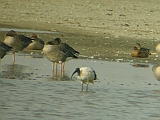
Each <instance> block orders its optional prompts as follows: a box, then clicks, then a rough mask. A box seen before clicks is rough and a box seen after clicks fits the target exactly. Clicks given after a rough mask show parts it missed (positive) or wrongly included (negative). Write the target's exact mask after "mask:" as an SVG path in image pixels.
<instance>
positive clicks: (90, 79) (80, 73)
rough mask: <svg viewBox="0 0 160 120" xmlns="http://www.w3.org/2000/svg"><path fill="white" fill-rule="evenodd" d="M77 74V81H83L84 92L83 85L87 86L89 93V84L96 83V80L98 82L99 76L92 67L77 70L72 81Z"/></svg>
mask: <svg viewBox="0 0 160 120" xmlns="http://www.w3.org/2000/svg"><path fill="white" fill-rule="evenodd" d="M75 73H77V79H78V80H80V81H81V84H82V91H83V84H87V88H86V91H88V84H89V83H94V80H97V74H96V72H95V70H94V69H93V68H92V67H80V68H76V69H75V71H74V72H73V73H72V75H71V79H72V77H73V75H74V74H75Z"/></svg>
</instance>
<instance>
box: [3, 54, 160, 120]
mask: <svg viewBox="0 0 160 120" xmlns="http://www.w3.org/2000/svg"><path fill="white" fill-rule="evenodd" d="M11 63H12V58H11V55H6V56H5V57H4V59H2V61H1V78H0V118H1V120H20V119H23V120H41V119H43V120H53V119H54V120H66V119H69V120H91V119H92V120H106V119H109V120H115V119H118V120H135V119H136V120H142V119H145V120H153V119H154V120H159V118H160V112H159V109H160V104H159V101H160V83H159V82H158V81H157V80H156V79H155V78H154V77H153V75H152V64H146V63H144V64H143V63H140V66H139V63H134V65H133V64H131V63H129V62H108V61H97V60H87V59H77V60H70V61H67V62H66V64H65V76H64V77H63V78H60V77H58V75H57V77H52V75H51V63H50V62H49V61H48V60H47V59H45V58H43V56H41V55H37V54H32V55H30V54H28V55H27V56H26V54H22V53H19V54H17V55H16V64H15V65H14V66H12V65H11ZM135 64H137V66H136V65H135ZM81 66H91V67H93V68H94V69H95V70H96V72H97V75H98V80H97V81H96V82H95V84H89V91H88V92H81V84H80V81H78V80H76V79H72V80H71V79H70V76H71V74H72V72H73V71H74V69H75V68H76V67H81ZM74 77H75V76H74Z"/></svg>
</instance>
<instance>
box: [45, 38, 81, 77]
mask: <svg viewBox="0 0 160 120" xmlns="http://www.w3.org/2000/svg"><path fill="white" fill-rule="evenodd" d="M43 54H44V56H45V57H46V58H47V59H48V60H49V61H51V62H52V74H53V75H54V73H55V71H54V67H55V68H56V72H57V63H59V64H60V76H61V77H62V76H63V74H64V63H65V61H66V59H67V58H68V57H72V58H78V55H79V52H78V51H76V50H74V49H73V48H72V47H70V46H69V45H68V44H66V43H62V42H61V40H60V38H55V39H52V40H50V41H48V42H47V43H46V44H45V45H44V47H43ZM54 65H55V66H54Z"/></svg>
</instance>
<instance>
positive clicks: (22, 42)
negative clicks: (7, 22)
mask: <svg viewBox="0 0 160 120" xmlns="http://www.w3.org/2000/svg"><path fill="white" fill-rule="evenodd" d="M31 42H32V39H31V38H29V37H26V36H24V35H21V34H17V33H16V32H15V31H14V30H10V31H9V32H7V34H6V36H5V39H4V43H5V44H7V45H8V46H10V47H12V50H13V53H12V58H13V63H12V64H13V65H14V63H15V52H18V51H21V50H23V49H24V48H25V47H27V46H28V45H29V44H30V43H31Z"/></svg>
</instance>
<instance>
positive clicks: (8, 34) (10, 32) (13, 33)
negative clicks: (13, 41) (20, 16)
mask: <svg viewBox="0 0 160 120" xmlns="http://www.w3.org/2000/svg"><path fill="white" fill-rule="evenodd" d="M15 35H17V33H16V32H15V31H14V30H10V31H9V32H8V33H7V34H6V36H11V37H14V36H15Z"/></svg>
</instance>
